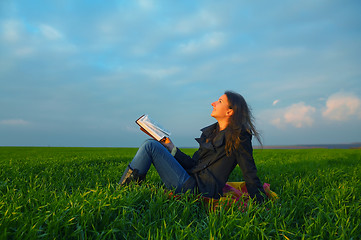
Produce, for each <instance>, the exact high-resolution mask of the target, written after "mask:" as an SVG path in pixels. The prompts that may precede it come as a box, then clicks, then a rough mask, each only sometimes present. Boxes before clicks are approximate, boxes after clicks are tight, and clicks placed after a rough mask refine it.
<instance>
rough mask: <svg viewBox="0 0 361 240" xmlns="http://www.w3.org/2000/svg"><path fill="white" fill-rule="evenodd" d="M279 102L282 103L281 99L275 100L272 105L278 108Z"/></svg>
mask: <svg viewBox="0 0 361 240" xmlns="http://www.w3.org/2000/svg"><path fill="white" fill-rule="evenodd" d="M279 101H280V100H279V99H276V100H274V101H273V103H272V105H273V106H276V104H277V103H279Z"/></svg>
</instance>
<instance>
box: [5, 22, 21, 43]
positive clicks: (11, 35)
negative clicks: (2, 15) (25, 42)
mask: <svg viewBox="0 0 361 240" xmlns="http://www.w3.org/2000/svg"><path fill="white" fill-rule="evenodd" d="M1 28H2V29H3V33H2V38H3V39H4V40H6V41H8V42H12V43H13V42H17V41H19V40H20V39H21V32H22V24H21V22H20V21H17V20H6V21H4V22H3V23H2V24H1Z"/></svg>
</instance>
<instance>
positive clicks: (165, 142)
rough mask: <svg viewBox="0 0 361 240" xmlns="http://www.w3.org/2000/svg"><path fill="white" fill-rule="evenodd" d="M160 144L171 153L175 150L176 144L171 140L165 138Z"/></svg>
mask: <svg viewBox="0 0 361 240" xmlns="http://www.w3.org/2000/svg"><path fill="white" fill-rule="evenodd" d="M160 143H161V144H162V145H163V146H164V147H165V148H166V149H168V151H169V152H171V151H172V150H173V148H174V144H173V142H172V140H170V138H164V139H162V140H161V141H160Z"/></svg>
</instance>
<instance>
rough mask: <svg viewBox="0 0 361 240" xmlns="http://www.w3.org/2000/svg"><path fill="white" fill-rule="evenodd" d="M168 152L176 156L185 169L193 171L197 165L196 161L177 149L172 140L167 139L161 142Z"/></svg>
mask: <svg viewBox="0 0 361 240" xmlns="http://www.w3.org/2000/svg"><path fill="white" fill-rule="evenodd" d="M160 143H161V144H162V145H163V146H164V147H165V148H166V149H168V151H169V152H170V153H171V154H172V155H173V156H174V158H175V159H177V161H178V162H179V163H180V164H181V165H182V167H183V168H184V169H191V168H192V167H193V166H194V165H195V162H196V161H195V160H194V159H193V158H191V157H190V156H188V155H187V154H185V153H183V152H182V151H181V150H179V148H177V147H175V146H174V144H173V142H172V140H170V138H166V139H165V140H164V141H161V142H160Z"/></svg>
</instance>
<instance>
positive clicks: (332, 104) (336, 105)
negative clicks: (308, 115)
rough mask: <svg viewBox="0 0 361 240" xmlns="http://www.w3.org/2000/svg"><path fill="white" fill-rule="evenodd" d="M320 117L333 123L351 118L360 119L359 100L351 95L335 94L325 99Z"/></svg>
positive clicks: (360, 107) (360, 104)
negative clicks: (324, 106) (333, 121)
mask: <svg viewBox="0 0 361 240" xmlns="http://www.w3.org/2000/svg"><path fill="white" fill-rule="evenodd" d="M322 115H323V117H324V118H326V119H329V120H335V121H346V120H349V119H350V118H351V117H352V116H356V117H358V118H361V100H360V98H358V97H357V96H355V95H354V94H352V93H344V92H340V93H335V94H333V95H331V96H330V97H329V98H328V99H327V102H326V109H325V110H324V111H323V112H322Z"/></svg>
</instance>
